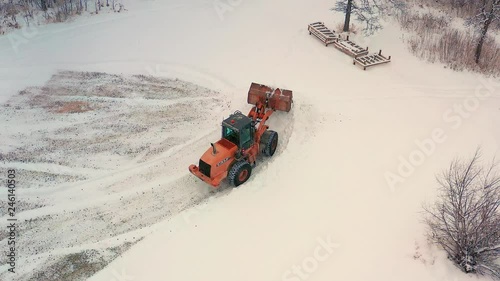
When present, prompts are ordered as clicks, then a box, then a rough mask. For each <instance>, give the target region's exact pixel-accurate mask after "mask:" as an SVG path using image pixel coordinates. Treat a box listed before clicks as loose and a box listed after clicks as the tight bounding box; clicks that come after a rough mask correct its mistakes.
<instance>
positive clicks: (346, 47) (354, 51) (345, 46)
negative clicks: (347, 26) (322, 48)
mask: <svg viewBox="0 0 500 281" xmlns="http://www.w3.org/2000/svg"><path fill="white" fill-rule="evenodd" d="M333 46H334V47H335V48H337V49H339V50H340V51H342V52H343V53H345V54H347V55H349V56H351V57H353V58H357V57H360V56H364V55H367V54H368V47H366V48H363V47H361V46H359V45H358V44H356V43H354V42H352V41H350V40H349V36H347V39H346V40H342V39H340V40H338V41H337V42H335V43H333Z"/></svg>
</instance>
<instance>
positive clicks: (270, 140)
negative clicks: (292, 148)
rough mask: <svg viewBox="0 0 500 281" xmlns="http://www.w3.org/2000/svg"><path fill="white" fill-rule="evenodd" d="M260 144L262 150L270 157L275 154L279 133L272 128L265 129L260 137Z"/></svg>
mask: <svg viewBox="0 0 500 281" xmlns="http://www.w3.org/2000/svg"><path fill="white" fill-rule="evenodd" d="M260 145H261V146H260V147H261V152H262V153H264V155H266V156H268V157H271V156H273V155H274V152H276V148H277V147H278V133H277V132H275V131H271V130H268V131H265V132H264V134H262V137H261V138H260Z"/></svg>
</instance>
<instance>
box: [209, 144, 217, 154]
mask: <svg viewBox="0 0 500 281" xmlns="http://www.w3.org/2000/svg"><path fill="white" fill-rule="evenodd" d="M210 145H211V146H212V154H213V155H215V154H217V150H216V149H215V144H213V143H210Z"/></svg>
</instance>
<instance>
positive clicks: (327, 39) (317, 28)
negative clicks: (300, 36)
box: [307, 22, 339, 46]
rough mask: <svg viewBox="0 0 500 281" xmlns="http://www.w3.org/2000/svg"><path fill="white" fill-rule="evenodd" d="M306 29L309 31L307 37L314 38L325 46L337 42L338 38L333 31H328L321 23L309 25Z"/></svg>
mask: <svg viewBox="0 0 500 281" xmlns="http://www.w3.org/2000/svg"><path fill="white" fill-rule="evenodd" d="M307 29H308V30H309V35H311V34H312V35H314V36H316V37H317V38H318V39H319V40H321V41H322V42H323V43H324V44H325V46H328V45H329V44H332V43H334V42H337V41H338V40H339V36H338V35H337V34H335V32H334V31H333V30H330V29H328V28H327V27H326V26H325V24H324V23H323V22H315V23H311V24H309V26H308V28H307Z"/></svg>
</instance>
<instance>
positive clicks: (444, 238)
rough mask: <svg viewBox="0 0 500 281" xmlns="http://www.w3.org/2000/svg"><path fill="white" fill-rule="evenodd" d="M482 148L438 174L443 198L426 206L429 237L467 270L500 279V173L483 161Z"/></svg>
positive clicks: (467, 271) (440, 196) (458, 264)
mask: <svg viewBox="0 0 500 281" xmlns="http://www.w3.org/2000/svg"><path fill="white" fill-rule="evenodd" d="M480 156H481V155H480V151H479V150H477V151H476V153H475V155H474V156H473V157H472V158H471V159H470V160H468V161H460V160H456V161H454V162H453V163H452V164H451V165H450V167H449V169H448V170H446V171H445V172H444V173H443V174H442V175H441V176H439V177H438V183H439V197H438V201H437V202H436V203H435V204H434V205H431V206H426V207H424V210H425V214H426V216H425V222H426V224H427V226H428V227H429V233H428V234H429V238H430V240H431V241H433V242H434V243H437V244H438V245H440V246H441V247H442V248H443V249H444V250H445V251H446V253H447V254H448V258H449V259H450V260H452V261H453V262H454V263H455V264H456V265H457V266H458V267H459V268H461V269H462V270H463V271H464V272H466V273H478V274H483V275H490V276H493V277H496V278H498V279H500V265H499V264H498V261H497V259H498V258H500V176H499V174H498V173H496V164H495V163H493V164H491V165H489V166H487V168H484V167H483V166H481V164H480Z"/></svg>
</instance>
